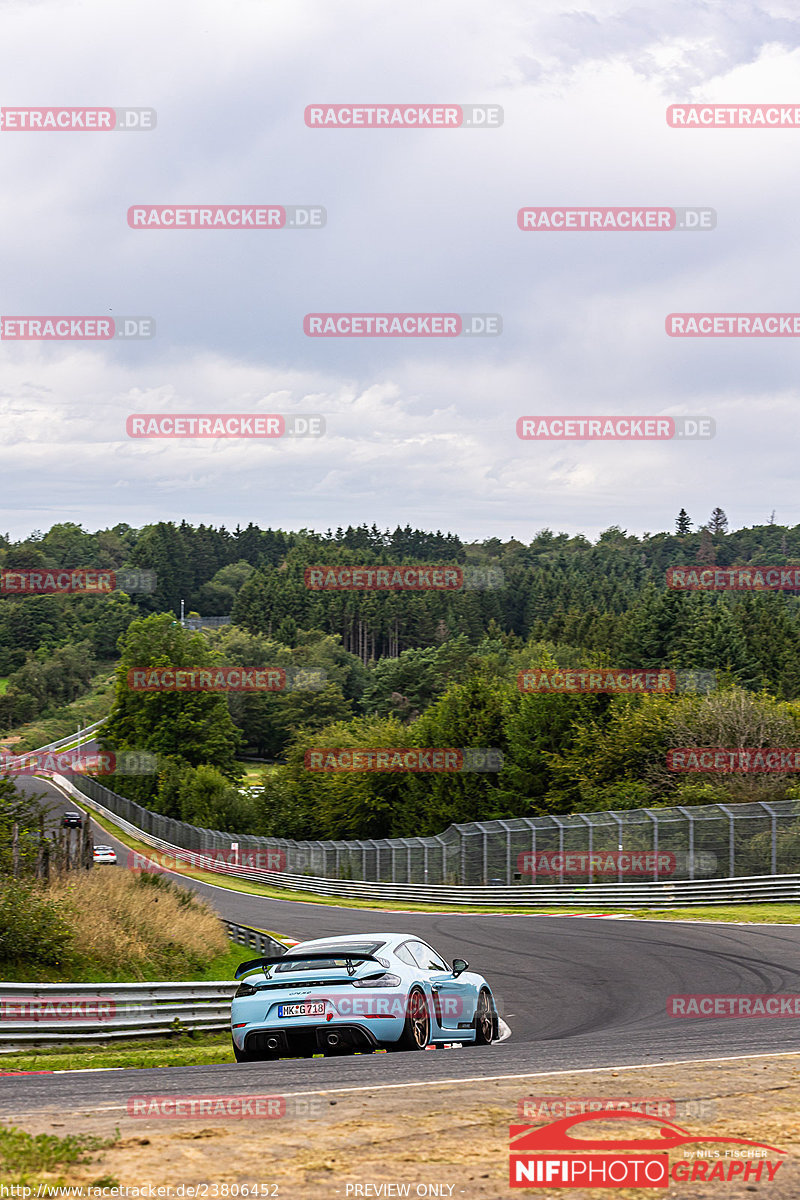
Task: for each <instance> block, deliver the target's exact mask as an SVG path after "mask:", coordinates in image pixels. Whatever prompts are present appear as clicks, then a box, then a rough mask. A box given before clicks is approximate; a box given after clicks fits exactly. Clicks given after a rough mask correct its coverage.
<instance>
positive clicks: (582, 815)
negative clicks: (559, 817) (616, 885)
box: [575, 813, 594, 883]
mask: <svg viewBox="0 0 800 1200" xmlns="http://www.w3.org/2000/svg"><path fill="white" fill-rule="evenodd" d="M575 816H576V817H580V819H581V820H582V821H583V823H584V825H587V826H588V827H589V839H588V840H589V883H594V868H593V866H592V850H593V849H594V847H593V845H592V841H593V838H592V834H593V832H594V827H593V825H592V822H591V821H590V820H589V818H588V817H587V816H586V814H585V813H576V814H575Z"/></svg>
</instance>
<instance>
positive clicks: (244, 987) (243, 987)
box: [234, 983, 258, 999]
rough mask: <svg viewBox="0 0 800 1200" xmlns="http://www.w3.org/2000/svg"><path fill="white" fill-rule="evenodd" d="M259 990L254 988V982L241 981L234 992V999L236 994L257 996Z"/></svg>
mask: <svg viewBox="0 0 800 1200" xmlns="http://www.w3.org/2000/svg"><path fill="white" fill-rule="evenodd" d="M257 992H258V988H254V987H253V986H252V984H249V983H240V984H239V986H238V988H237V989H236V992H235V994H234V999H235V998H236V996H255V995H256V993H257Z"/></svg>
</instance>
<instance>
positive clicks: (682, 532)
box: [675, 508, 692, 537]
mask: <svg viewBox="0 0 800 1200" xmlns="http://www.w3.org/2000/svg"><path fill="white" fill-rule="evenodd" d="M675 532H676V533H677V534H678V536H679V537H686V535H687V534H688V533H691V532H692V522H691V520H690V519H689V514H688V513H687V511H686V509H685V508H682V509H681V511H680V512H679V513H678V519H677V521H676V522H675Z"/></svg>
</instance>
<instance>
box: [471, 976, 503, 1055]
mask: <svg viewBox="0 0 800 1200" xmlns="http://www.w3.org/2000/svg"><path fill="white" fill-rule="evenodd" d="M472 1023H473V1025H474V1027H475V1041H474V1043H473V1045H475V1046H491V1044H492V1042H494V1041H496V1040H497V1012H496V1010H495V1007H494V1000H493V999H492V993H491V992H490V991H489V989H488V988H481V990H480V995H479V996H478V1004H477V1007H476V1009H475V1017H474V1019H473V1022H472Z"/></svg>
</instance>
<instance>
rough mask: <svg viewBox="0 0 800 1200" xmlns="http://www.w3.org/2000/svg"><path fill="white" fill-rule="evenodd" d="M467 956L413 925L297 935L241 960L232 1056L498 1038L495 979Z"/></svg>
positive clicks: (483, 1042)
mask: <svg viewBox="0 0 800 1200" xmlns="http://www.w3.org/2000/svg"><path fill="white" fill-rule="evenodd" d="M468 968H469V963H468V962H466V961H465V960H464V959H463V958H457V959H455V960H454V962H453V965H452V967H448V966H446V964H445V960H444V959H443V958H442V956H441V955H440V954H437V953H436V951H435V950H433V949H432V948H431V947H430V946H429V945H428V944H427V942H423V941H421V940H420V939H419V938H417V937H414V935H413V934H410V933H391V934H390V933H372V934H369V933H367V934H360V935H359V936H357V937H336V938H322V939H318V940H317V941H311V942H300V943H299V944H298V945H296V946H293V947H292V948H291V950H290V951H289V952H288V953H287V954H285V955H282V956H280V957H269V958H257V959H253V960H252V961H250V962H245V963H242V964H241V966H240V967H239V968H238V969H237V971H236V978H237V979H241V978H242V976H244V975H247V979H246V980H245V981H244V982H243V983H242V985H241V987H240V988H239V990H238V992H237V993H236V995H235V996H234V998H233V1001H232V1004H231V1037H232V1039H233V1052H234V1055H235V1057H236V1061H237V1062H254V1061H258V1060H262V1059H275V1058H287V1057H288V1058H291V1057H299V1058H311V1057H313V1055H314V1054H317V1053H322V1054H326V1055H334V1054H352V1053H353V1052H355V1051H360V1052H361V1053H367V1054H371V1053H372V1052H373V1051H375V1050H381V1049H385V1050H425V1049H426V1048H427V1047H428V1046H436V1045H444V1044H446V1043H453V1042H461V1043H467V1044H470V1045H479V1046H488V1045H491V1043H492V1042H495V1041H497V1038H498V1034H499V1019H498V1015H497V1009H496V1007H495V1002H494V997H493V995H492V991H491V988H490V987H489V985H488V984H487V982H486V980H485V979H484V978H483V976H482V975H477V974H473V973H470V972H469V970H468Z"/></svg>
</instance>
